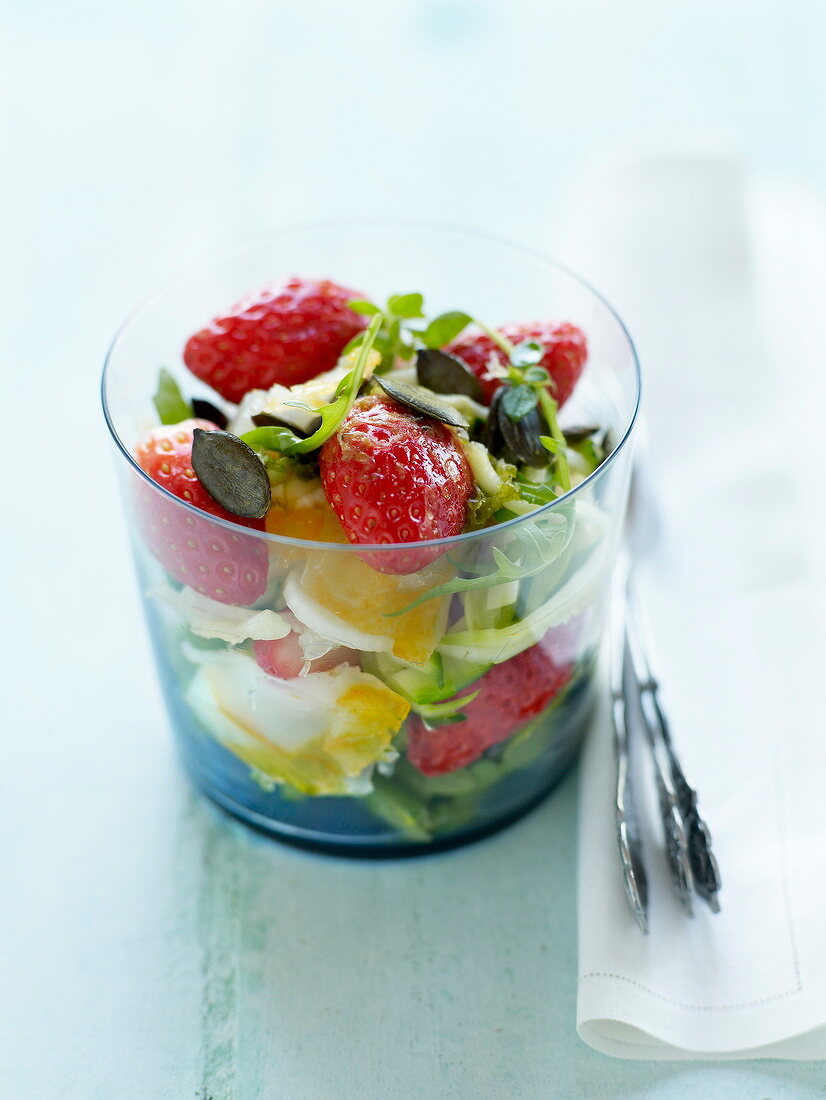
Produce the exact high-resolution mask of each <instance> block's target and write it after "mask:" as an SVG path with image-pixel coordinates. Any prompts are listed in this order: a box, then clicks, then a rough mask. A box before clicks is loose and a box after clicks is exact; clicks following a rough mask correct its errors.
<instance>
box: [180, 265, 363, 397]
mask: <svg viewBox="0 0 826 1100" xmlns="http://www.w3.org/2000/svg"><path fill="white" fill-rule="evenodd" d="M361 297H362V295H360V294H357V293H356V291H354V290H348V289H347V288H346V287H343V286H338V284H336V283H332V282H330V280H329V279H322V280H316V279H300V278H297V277H295V278H292V279H286V280H285V281H284V282H281V283H276V284H275V285H274V286H270V287H267V288H266V289H265V290H262V291H261V292H260V293H258V294H252V295H250V296H249V297H248V298H244V299H243V301H241V302H239V303H238V304H237V305H236V306H234V307H233V308H232V309H231V310H230V311H229V313H227V314H226V315H225V316H223V317H216V318H215V320H214V321H212V322H210V324H209V325H207V327H206V328H204V329H202V330H201V331H200V332H196V333H195V335H194V336H191V337H190V338H189V340H188V341H187V344H186V347H185V348H184V362H185V363H186V365H187V366H188V367H189V369H190V370H191V371H192V373H193V374H196V375H197V376H198V377H199V378H202V379H203V380H204V382H207V383H208V384H209V385H210V386H212V388H213V389H215V390H217V391H218V393H220V394H221V396H222V397H225V398H226V399H227V400H228V401H235V402H236V403H237V402H239V401H240V400H241V398H242V397H243V396H244V394H245V393H248V392H249V390H267V389H269V388H270V386H272V385H274V384H275V383H276V382H280V383H281V385H282V386H292V385H294V384H295V383H297V382H306V381H307V380H308V379H310V378H315V376H316V375H317V374H321V373H323V372H324V371H328V370H332V368H333V367H334V366H335V365H336V361H337V360H338V357H339V355H340V354H341V352H342V349H343V348H344V346H345V344H347V343H348V342H349V341H350V340H351V339H352V337H353V336H355V335H356V333H358V332H361V330H362V329H363V328H364V327H365V325H366V324H367V320H366V318H364V317H362V316H360V315H359V314H358V313H354V312H353V311H352V310H351V309H350V308H349V305H348V302H351V301H352V300H353V299H355V298H361Z"/></svg>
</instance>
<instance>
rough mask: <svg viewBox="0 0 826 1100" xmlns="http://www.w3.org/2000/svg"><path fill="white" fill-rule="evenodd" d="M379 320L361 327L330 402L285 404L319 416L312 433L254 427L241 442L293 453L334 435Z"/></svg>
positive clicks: (356, 387) (349, 402)
mask: <svg viewBox="0 0 826 1100" xmlns="http://www.w3.org/2000/svg"><path fill="white" fill-rule="evenodd" d="M381 321H382V316H381V315H380V314H376V315H375V316H374V317H373V319H372V321H371V322H370V324H369V325H368V326H367V328H366V329H365V330H364V338H363V340H362V342H361V344H360V345H359V353H358V357H357V358H356V365H355V366H354V367H353V369H352V370H351V371H349V372H348V373H347V374H346V375H345V376H344V378H342V380H341V381H340V382H339V384H338V387H337V389H336V392H335V396H334V397H333V400H332V401H331V402H330V403H329V405H322V406H321V408H320V409H311V408H310V406H308V405H305V404H304V403H303V402H301V401H288V402H286V404H287V405H291V406H293V407H295V408H300V409H309V411H310V412H314V413H316V414H317V415H318V416H319V417H320V418H321V424H320V425H319V427H318V428H317V429H316V430H315V431H314V432H313V434H312V435H310V436H308V437H307V438H306V439H302V438H300V437H299V436H297V435H296V434H295V433H294V432H293V431H291V430H290V429H289V428H279V427H269V428H255V429H253V431H251V432H246V433H245V434H244V435H243V436H241V438H242V440H243V441H244V443H247V444H248V445H249V446H250V447H252V448H253V449H254V450H257V451H280V452H281V453H282V454H286V455H296V454H307V453H308V452H310V451H315V450H317V449H318V448H319V447H320V446H321V445H322V444H323V443H325V442H326V441H327V440H328V439H329V438H330V436H332V435H335V433H336V432H337V431H338V429H339V428H340V427H341V425H342V424H343V423H344V420H345V418H346V416H347V414H348V413H349V411H350V409H351V408H352V406H353V402H354V401H355V399H356V395H357V394H358V391H359V386H361V383H362V379H363V378H364V371H365V368H366V367H367V361H368V359H369V358H370V352H371V351H372V350H373V345H374V343H375V340H376V337H377V335H378V332H379V329H380V327H381Z"/></svg>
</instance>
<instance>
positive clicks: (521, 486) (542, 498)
mask: <svg viewBox="0 0 826 1100" xmlns="http://www.w3.org/2000/svg"><path fill="white" fill-rule="evenodd" d="M516 487H517V489H518V490H519V495H520V496H521V498H522V499H523V500H526V501H527V502H528V504H537V505H542V504H550V503H551V501H552V500H556V499H557V494H556V493H555V492H554V490H553V487H552V486H551V485H546V484H538V485H535V484H533V483H530V482H525V481H518V482H517V483H516Z"/></svg>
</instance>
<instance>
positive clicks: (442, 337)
mask: <svg viewBox="0 0 826 1100" xmlns="http://www.w3.org/2000/svg"><path fill="white" fill-rule="evenodd" d="M472 320H473V318H472V317H471V316H470V314H469V313H462V312H461V311H460V310H457V309H454V310H450V311H449V312H448V313H440V314H439V316H438V317H434V318H433V320H432V321H431V322H430V323H429V324H428V326H427V328H425V329H422V330H421V331H420V332H417V334H416V335H417V336H418V337H419V339H420V340H421V342H422V343H423V344H424V346H425V347H426V348H443V347H444V346H445V344H449V343H450V341H451V340H455V339H456V337H457V336H458V335H459V333H460V332H462V331H463V329H466V328H467V326H468V325H469V324H470V323H471V321H472Z"/></svg>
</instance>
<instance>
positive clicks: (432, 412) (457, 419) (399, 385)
mask: <svg viewBox="0 0 826 1100" xmlns="http://www.w3.org/2000/svg"><path fill="white" fill-rule="evenodd" d="M373 378H374V381H376V382H378V384H379V385H380V386H381V388H382V389H383V390H384V392H385V393H386V394H387V396H388V397H393V398H395V399H396V401H400V402H401V403H402V405H407V407H408V408H409V409H413V410H414V411H415V412H418V413H424V415H425V416H432V417H433V419H434V420H441V421H442V423H443V424H450V426H451V427H453V428H467V426H468V422H467V420H465V418H464V417H463V416H462V414H461V413H460V412H458V411H457V410H456V409H454V407H453V406H452V405H451V404H449V403H448V402H447V401H440V400H439V398H438V396H437V395H436V394H435V393H431V392H430V390H426V389H425V388H424V386H415V385H413V384H412V383H410V382H394V381H392V380H391V379H390V378H388V377H387V375H374V376H373Z"/></svg>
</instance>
